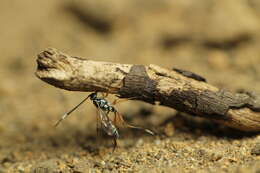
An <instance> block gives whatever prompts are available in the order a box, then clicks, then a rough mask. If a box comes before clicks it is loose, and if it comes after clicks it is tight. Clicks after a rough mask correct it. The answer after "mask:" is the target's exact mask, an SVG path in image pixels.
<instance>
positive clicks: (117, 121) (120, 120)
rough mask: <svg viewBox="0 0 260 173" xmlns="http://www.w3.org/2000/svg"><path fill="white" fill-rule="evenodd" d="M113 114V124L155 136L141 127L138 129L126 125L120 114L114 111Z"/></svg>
mask: <svg viewBox="0 0 260 173" xmlns="http://www.w3.org/2000/svg"><path fill="white" fill-rule="evenodd" d="M114 114H115V117H114V123H115V124H117V125H118V123H120V124H121V126H125V127H128V128H132V129H139V130H143V131H145V132H146V133H149V134H150V135H155V133H154V132H153V131H151V130H149V129H145V128H142V127H138V126H133V125H130V124H128V123H127V122H126V121H125V120H124V118H123V116H122V115H121V114H119V112H117V111H115V112H114Z"/></svg>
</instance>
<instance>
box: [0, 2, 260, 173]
mask: <svg viewBox="0 0 260 173" xmlns="http://www.w3.org/2000/svg"><path fill="white" fill-rule="evenodd" d="M0 14H1V15H0V21H1V27H0V35H1V41H0V52H1V54H0V56H1V58H0V65H1V68H0V79H1V85H0V115H1V116H0V173H2V172H3V173H6V172H7V173H8V172H10V173H13V172H19V173H21V172H50V173H51V172H64V173H66V172H74V173H81V172H125V171H126V172H239V173H242V172H260V136H259V134H248V133H247V134H245V133H242V132H238V131H235V130H232V129H229V128H226V127H223V126H220V125H218V124H215V123H212V122H209V121H206V120H203V119H195V118H191V117H190V116H189V115H185V114H181V113H178V112H176V111H175V110H172V109H170V108H165V107H159V106H152V105H148V104H145V103H141V102H135V101H128V102H124V103H120V104H118V105H116V107H117V109H118V110H119V111H120V112H121V113H122V114H123V115H124V116H125V117H126V118H125V119H127V121H128V122H130V123H132V124H135V125H139V126H144V127H147V128H150V129H152V130H154V131H156V132H157V133H158V135H157V136H150V135H147V134H145V133H142V132H140V131H133V130H130V129H124V130H120V135H121V138H120V140H119V141H118V148H117V149H116V150H115V152H112V150H113V141H112V140H111V139H110V138H108V137H106V136H105V135H97V134H96V117H95V113H96V112H95V108H94V106H93V105H92V104H91V103H90V102H88V103H86V104H85V105H84V106H82V107H81V108H80V109H79V110H77V111H76V112H75V113H74V114H73V116H71V117H69V118H68V119H67V120H65V121H64V122H63V123H62V124H60V126H59V127H58V128H56V129H55V128H54V127H53V124H54V123H55V122H56V120H58V119H59V118H60V116H61V115H62V114H63V113H64V112H66V111H68V110H69V109H71V108H72V107H73V106H74V105H75V104H77V103H79V102H80V101H81V100H82V99H83V98H84V97H85V96H86V95H87V94H89V93H79V92H68V91H63V90H60V89H57V88H54V87H52V86H50V85H48V84H46V83H44V82H42V81H40V80H39V79H37V78H36V77H35V75H34V72H35V69H36V62H35V60H36V55H37V54H38V53H39V52H40V51H42V50H43V49H45V48H46V47H55V48H57V49H60V50H62V51H64V52H66V53H68V54H70V55H75V56H80V57H86V58H89V59H93V60H102V61H111V62H119V63H131V64H145V65H148V64H157V65H160V66H162V67H167V68H173V67H175V68H180V69H186V70H189V71H192V72H195V73H198V74H200V75H202V76H203V77H205V78H206V79H207V81H208V82H209V83H211V84H213V85H215V86H218V87H220V88H224V89H228V90H231V91H234V92H235V91H240V90H244V89H245V90H248V91H254V92H260V68H259V65H260V54H259V47H260V3H259V1H258V0H229V1H226V0H214V1H207V0H198V1H189V0H185V1H184V0H175V1H169V0H161V1H157V0H144V1H139V0H125V1H121V0H110V1H109V2H108V1H107V0H99V1H93V0H81V1H80V0H75V1H69V0H64V1H51V0H46V1H37V2H35V1H33V0H27V1H20V0H13V1H8V0H4V1H2V2H1V6H0ZM114 99H115V98H114V97H113V96H110V97H109V100H110V101H113V100H114Z"/></svg>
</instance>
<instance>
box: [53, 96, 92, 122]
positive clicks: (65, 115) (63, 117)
mask: <svg viewBox="0 0 260 173" xmlns="http://www.w3.org/2000/svg"><path fill="white" fill-rule="evenodd" d="M88 98H89V96H87V97H86V98H85V99H83V100H82V101H81V102H80V103H79V104H78V105H76V106H75V107H74V108H72V109H71V110H70V111H69V112H67V113H65V114H64V115H63V116H62V117H61V118H60V119H59V120H58V121H57V122H56V123H55V125H54V127H57V126H58V125H59V124H60V122H61V121H63V120H64V119H65V118H67V116H69V115H70V114H71V113H72V112H73V111H75V110H76V109H77V108H78V107H79V106H80V105H81V104H82V103H84V102H85V101H86V100H87V99H88Z"/></svg>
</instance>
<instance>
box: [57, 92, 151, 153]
mask: <svg viewBox="0 0 260 173" xmlns="http://www.w3.org/2000/svg"><path fill="white" fill-rule="evenodd" d="M87 99H90V100H91V101H92V102H93V104H94V105H95V107H96V108H97V112H98V114H97V121H100V125H101V129H102V130H103V131H104V132H105V133H106V134H107V135H108V136H112V137H113V139H114V148H113V151H114V150H115V148H116V147H117V139H118V138H119V130H118V126H120V125H121V126H125V127H129V128H134V129H140V130H144V131H145V132H147V133H149V134H151V135H154V132H153V131H151V130H149V129H145V128H142V127H137V126H133V125H130V124H128V123H126V122H125V120H124V119H123V116H122V115H121V114H120V113H119V112H118V111H117V110H116V108H115V107H114V106H112V105H111V104H110V103H109V102H108V101H107V100H106V99H105V98H103V97H98V95H97V92H94V93H91V94H89V95H88V96H87V97H86V98H85V99H83V100H82V101H81V102H80V103H79V104H78V105H76V106H75V107H74V108H72V109H71V110H70V111H69V112H67V113H65V114H64V115H63V116H62V117H61V118H60V119H59V120H58V121H57V122H56V124H55V127H57V126H58V125H59V124H60V122H61V121H63V120H64V119H65V118H67V117H68V116H69V115H70V114H71V113H72V112H73V111H75V110H76V109H77V108H78V107H79V106H80V105H81V104H83V103H84V102H85V101H86V100H87ZM109 113H114V120H113V121H112V120H111V118H110V117H109ZM98 123H99V122H97V124H98ZM97 129H98V126H97Z"/></svg>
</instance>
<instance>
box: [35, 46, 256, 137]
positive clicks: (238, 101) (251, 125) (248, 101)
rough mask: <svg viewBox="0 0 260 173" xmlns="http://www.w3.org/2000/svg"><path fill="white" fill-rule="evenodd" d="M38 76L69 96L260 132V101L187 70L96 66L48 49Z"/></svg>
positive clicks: (116, 65)
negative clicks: (87, 95) (117, 100)
mask: <svg viewBox="0 0 260 173" xmlns="http://www.w3.org/2000/svg"><path fill="white" fill-rule="evenodd" d="M37 64H38V68H37V71H36V73H35V74H36V76H37V77H38V78H40V79H41V80H43V81H45V82H47V83H49V84H51V85H53V86H55V87H59V88H62V89H66V90H70V91H89V92H93V91H96V92H108V93H111V94H117V96H118V97H121V98H135V99H136V100H142V101H145V102H148V103H151V104H155V103H158V104H160V105H164V106H168V107H172V108H174V109H176V110H179V111H182V112H187V113H189V114H191V115H195V116H201V117H205V118H208V119H211V120H213V121H217V122H219V123H222V124H225V125H227V126H230V127H233V128H236V129H239V130H243V131H256V132H257V131H258V132H259V131H260V96H259V95H256V94H252V93H231V92H228V91H224V90H220V89H218V88H216V87H214V86H212V85H210V84H208V83H206V82H205V79H204V78H202V77H200V76H198V75H196V74H195V73H191V72H188V71H185V70H179V69H178V70H176V69H175V70H168V69H165V68H161V67H159V66H157V65H149V66H143V65H131V64H118V63H109V62H100V61H92V60H87V59H83V58H79V57H72V56H69V55H66V54H64V53H62V52H60V51H58V50H56V49H53V48H49V49H46V50H45V51H43V52H41V53H40V54H39V55H38V59H37Z"/></svg>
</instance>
